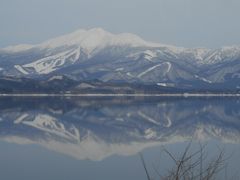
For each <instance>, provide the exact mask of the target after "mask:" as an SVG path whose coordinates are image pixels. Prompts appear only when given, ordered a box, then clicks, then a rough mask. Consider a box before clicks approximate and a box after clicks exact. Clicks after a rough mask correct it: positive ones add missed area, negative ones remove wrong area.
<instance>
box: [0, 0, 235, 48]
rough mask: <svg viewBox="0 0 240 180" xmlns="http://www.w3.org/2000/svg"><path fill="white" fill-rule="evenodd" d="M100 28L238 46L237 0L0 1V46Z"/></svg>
mask: <svg viewBox="0 0 240 180" xmlns="http://www.w3.org/2000/svg"><path fill="white" fill-rule="evenodd" d="M95 27H101V28H103V29H105V30H106V31H109V32H112V33H122V32H128V33H134V34H137V35H139V36H140V37H142V38H143V39H145V40H147V41H153V42H157V43H163V44H170V45H176V46H181V47H208V48H220V47H223V46H232V45H240V0H0V47H1V48H2V47H6V46H9V45H15V44H37V43H40V42H42V41H45V40H47V39H49V38H53V37H57V36H59V35H63V34H68V33H70V32H73V31H75V30H78V29H89V28H95Z"/></svg>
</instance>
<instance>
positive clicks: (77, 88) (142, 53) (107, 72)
mask: <svg viewBox="0 0 240 180" xmlns="http://www.w3.org/2000/svg"><path fill="white" fill-rule="evenodd" d="M0 84H1V85H0V92H2V93H3V92H4V93H7V92H31V91H33V92H35V91H41V92H44V91H47V92H56V91H57V92H85V91H87V92H89V91H90V92H96V91H98V90H99V89H100V90H101V91H102V92H116V89H117V90H119V89H120V91H123V92H136V91H141V92H145V91H148V90H151V91H154V92H155V91H156V92H159V91H169V90H173V91H176V90H179V89H181V90H205V91H208V90H214V91H232V92H238V91H239V90H240V47H238V46H232V47H223V48H220V49H207V48H182V47H175V46H169V45H164V44H159V43H152V42H147V41H144V40H143V39H141V38H140V37H138V36H136V35H134V34H129V33H122V34H116V35H115V34H112V33H110V32H107V31H105V30H103V29H101V28H94V29H90V30H78V31H76V32H73V33H71V34H67V35H63V36H61V37H57V38H54V39H50V40H48V41H45V42H43V43H40V44H36V45H26V44H24V45H16V46H10V47H6V48H3V49H0ZM117 92H118V91H117Z"/></svg>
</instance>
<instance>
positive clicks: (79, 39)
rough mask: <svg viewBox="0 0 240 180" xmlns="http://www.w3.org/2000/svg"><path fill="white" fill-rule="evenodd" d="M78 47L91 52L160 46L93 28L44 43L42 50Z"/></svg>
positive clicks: (125, 34) (131, 36)
mask: <svg viewBox="0 0 240 180" xmlns="http://www.w3.org/2000/svg"><path fill="white" fill-rule="evenodd" d="M72 45H77V46H80V47H82V48H84V49H87V50H89V51H91V50H93V49H96V48H104V47H106V46H121V45H129V46H133V47H138V46H151V47H159V46H160V44H156V43H149V42H146V41H144V40H143V39H141V38H140V37H138V36H137V35H134V34H130V33H121V34H112V33H110V32H107V31H105V30H104V29H102V28H93V29H89V30H84V29H80V30H77V31H75V32H73V33H71V34H67V35H63V36H60V37H58V38H54V39H51V40H49V41H46V42H44V43H42V44H41V45H40V46H41V47H42V48H45V47H49V48H55V47H59V46H72Z"/></svg>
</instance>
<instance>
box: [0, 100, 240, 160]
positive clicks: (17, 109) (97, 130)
mask: <svg viewBox="0 0 240 180" xmlns="http://www.w3.org/2000/svg"><path fill="white" fill-rule="evenodd" d="M239 105H240V101H239V100H236V99H219V100H217V99H169V98H168V99H167V98H159V99H156V98H154V99H151V98H150V99H128V100H127V99H98V100H96V99H95V100H94V99H89V98H88V99H65V100H64V99H1V101H0V136H1V137H0V138H1V139H4V140H6V141H9V142H14V143H19V144H39V145H42V146H44V147H46V148H48V149H52V150H54V151H57V152H61V153H64V154H68V155H70V156H73V157H75V158H78V159H92V160H101V159H103V158H105V157H108V156H111V155H113V154H119V155H130V154H135V153H137V152H139V151H141V150H142V149H144V148H146V147H150V146H153V145H158V144H166V143H173V142H180V141H184V140H188V139H191V138H192V137H194V139H196V140H207V139H213V138H214V139H215V138H216V139H220V140H222V141H225V142H226V141H227V142H232V143H240V140H239V139H240V119H239V117H240V109H239V108H238V107H239Z"/></svg>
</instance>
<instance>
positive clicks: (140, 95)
mask: <svg viewBox="0 0 240 180" xmlns="http://www.w3.org/2000/svg"><path fill="white" fill-rule="evenodd" d="M0 97H240V94H239V93H237V94H233V93H229V94H228V93H222V94H220V93H169V94H166V93H164V94H42V93H41V94H0Z"/></svg>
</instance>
